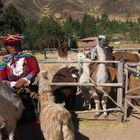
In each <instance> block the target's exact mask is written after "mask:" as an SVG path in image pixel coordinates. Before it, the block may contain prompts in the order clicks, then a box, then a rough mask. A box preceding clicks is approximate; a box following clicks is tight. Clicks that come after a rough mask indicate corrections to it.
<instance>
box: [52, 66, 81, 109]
mask: <svg viewBox="0 0 140 140" xmlns="http://www.w3.org/2000/svg"><path fill="white" fill-rule="evenodd" d="M78 78H79V75H78V70H77V69H76V68H75V67H70V68H68V67H63V68H61V69H60V70H58V71H57V72H56V73H55V75H54V76H53V79H52V82H53V83H57V82H58V83H59V82H67V83H68V82H77V81H78ZM52 90H53V95H54V96H55V102H56V103H65V107H66V109H68V110H72V109H74V107H75V98H76V93H77V86H66V85H64V86H57V85H54V86H52Z"/></svg>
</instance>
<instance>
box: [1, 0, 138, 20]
mask: <svg viewBox="0 0 140 140" xmlns="http://www.w3.org/2000/svg"><path fill="white" fill-rule="evenodd" d="M2 2H3V3H4V5H5V6H7V5H9V4H12V5H13V6H14V7H15V8H16V9H17V11H18V12H19V13H20V14H21V15H23V16H24V17H25V18H27V19H37V20H40V19H42V18H43V17H44V16H53V17H56V18H64V17H65V16H66V15H68V14H70V15H71V16H72V17H73V18H75V19H82V17H83V16H84V14H89V15H91V16H100V15H101V14H102V13H106V14H107V15H108V16H109V18H115V19H121V18H122V19H125V20H126V19H137V18H138V17H139V15H140V1H139V0H26V1H25V0H2Z"/></svg>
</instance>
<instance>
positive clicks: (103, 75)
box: [96, 45, 108, 83]
mask: <svg viewBox="0 0 140 140" xmlns="http://www.w3.org/2000/svg"><path fill="white" fill-rule="evenodd" d="M97 59H98V60H99V61H105V60H106V54H105V52H104V50H103V48H101V47H100V46H99V45H97ZM96 77H97V81H96V82H97V83H104V82H106V80H107V78H108V74H107V70H106V64H105V63H99V64H98V71H97V74H96Z"/></svg>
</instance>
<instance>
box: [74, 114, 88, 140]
mask: <svg viewBox="0 0 140 140" xmlns="http://www.w3.org/2000/svg"><path fill="white" fill-rule="evenodd" d="M71 115H72V121H73V125H74V133H75V140H89V138H88V137H87V136H85V135H83V134H81V133H80V132H79V121H80V120H79V119H78V118H77V114H76V113H74V112H72V113H71Z"/></svg>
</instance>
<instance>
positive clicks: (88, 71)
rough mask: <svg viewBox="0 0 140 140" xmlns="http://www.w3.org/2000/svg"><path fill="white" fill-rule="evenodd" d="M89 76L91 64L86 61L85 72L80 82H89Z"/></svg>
mask: <svg viewBox="0 0 140 140" xmlns="http://www.w3.org/2000/svg"><path fill="white" fill-rule="evenodd" d="M89 76H90V69H89V64H87V63H84V64H83V73H82V74H81V77H80V83H84V82H89Z"/></svg>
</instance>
